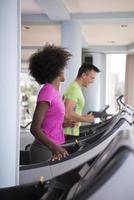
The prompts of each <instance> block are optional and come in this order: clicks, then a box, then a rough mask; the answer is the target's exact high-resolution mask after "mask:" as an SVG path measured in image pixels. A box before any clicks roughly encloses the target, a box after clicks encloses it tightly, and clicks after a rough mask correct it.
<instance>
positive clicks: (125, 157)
mask: <svg viewBox="0 0 134 200" xmlns="http://www.w3.org/2000/svg"><path fill="white" fill-rule="evenodd" d="M133 169H134V132H131V131H128V130H126V131H121V132H120V133H119V134H118V135H117V136H116V137H115V138H114V139H113V140H112V141H111V143H110V144H109V145H108V146H107V147H106V148H105V150H104V151H103V152H102V153H101V154H100V155H99V157H98V158H97V159H96V160H95V161H94V162H93V163H92V165H91V166H90V168H89V170H87V171H86V172H85V174H84V172H83V174H84V175H83V176H81V178H80V180H79V181H78V182H77V183H76V184H75V185H74V186H73V187H72V188H71V189H70V190H69V192H68V194H67V195H66V198H64V200H75V199H77V200H104V199H108V200H113V199H114V200H119V199H121V200H133V199H134V189H133V186H134V175H133Z"/></svg>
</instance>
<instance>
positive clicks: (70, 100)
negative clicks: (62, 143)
mask: <svg viewBox="0 0 134 200" xmlns="http://www.w3.org/2000/svg"><path fill="white" fill-rule="evenodd" d="M98 72H100V70H99V69H98V68H97V67H96V66H94V65H93V64H90V63H83V64H82V66H81V67H80V68H79V70H78V74H77V77H76V79H75V80H74V81H73V82H72V83H70V85H69V86H68V87H67V89H66V90H65V92H64V104H65V117H66V119H70V120H74V121H76V122H77V125H76V126H75V127H74V128H65V129H64V132H65V136H66V139H67V140H69V139H76V138H77V137H78V136H79V127H80V125H81V122H86V123H92V122H93V121H94V116H93V115H92V113H90V114H87V115H82V110H83V107H84V104H85V99H84V96H83V93H82V87H87V86H88V85H89V84H91V83H93V82H94V80H95V77H96V73H98Z"/></svg>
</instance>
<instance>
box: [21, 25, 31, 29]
mask: <svg viewBox="0 0 134 200" xmlns="http://www.w3.org/2000/svg"><path fill="white" fill-rule="evenodd" d="M23 29H24V30H29V29H31V27H30V26H23Z"/></svg>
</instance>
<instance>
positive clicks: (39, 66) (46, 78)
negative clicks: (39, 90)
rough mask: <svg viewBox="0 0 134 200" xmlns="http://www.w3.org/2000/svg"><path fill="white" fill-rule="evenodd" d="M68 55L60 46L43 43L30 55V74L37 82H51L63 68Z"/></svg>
mask: <svg viewBox="0 0 134 200" xmlns="http://www.w3.org/2000/svg"><path fill="white" fill-rule="evenodd" d="M70 56H71V54H70V53H69V52H68V51H66V50H65V49H64V48H62V47H58V46H54V45H45V46H44V47H43V49H42V50H38V52H36V53H34V54H32V56H31V57H30V59H29V71H30V74H31V76H32V77H33V78H34V79H35V80H36V81H37V82H38V83H39V84H44V83H46V82H47V83H51V82H52V81H53V80H54V79H55V78H56V77H57V76H58V75H59V72H60V71H61V70H63V69H64V68H65V66H66V64H67V61H68V60H69V58H70Z"/></svg>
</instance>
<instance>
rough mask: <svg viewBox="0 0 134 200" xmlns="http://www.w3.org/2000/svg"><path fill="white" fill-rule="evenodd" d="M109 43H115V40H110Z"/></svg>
mask: <svg viewBox="0 0 134 200" xmlns="http://www.w3.org/2000/svg"><path fill="white" fill-rule="evenodd" d="M107 43H110V44H114V43H115V41H114V40H108V41H107Z"/></svg>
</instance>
